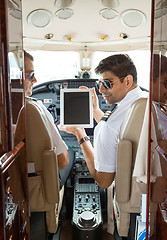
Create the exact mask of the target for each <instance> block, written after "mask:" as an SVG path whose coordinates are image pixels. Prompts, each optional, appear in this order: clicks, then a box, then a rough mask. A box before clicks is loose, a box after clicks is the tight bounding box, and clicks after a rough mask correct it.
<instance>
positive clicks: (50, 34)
mask: <svg viewBox="0 0 167 240" xmlns="http://www.w3.org/2000/svg"><path fill="white" fill-rule="evenodd" d="M53 37H54V35H53V33H48V34H46V35H45V38H46V39H52V38H53Z"/></svg>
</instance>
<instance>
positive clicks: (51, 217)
mask: <svg viewBox="0 0 167 240" xmlns="http://www.w3.org/2000/svg"><path fill="white" fill-rule="evenodd" d="M25 109H26V111H25V112H26V148H27V162H28V166H29V167H28V169H29V170H30V171H31V172H32V170H33V169H34V173H31V174H29V175H30V177H29V178H28V181H29V198H30V209H31V211H32V212H41V211H45V212H46V223H47V228H48V232H52V233H54V232H56V230H57V227H58V215H59V212H60V209H61V204H62V199H63V192H64V188H62V189H61V191H59V172H58V163H57V156H56V148H55V147H54V146H53V142H52V134H51V130H50V123H49V120H48V118H47V116H46V115H45V113H44V111H43V109H42V107H40V105H39V104H38V103H37V102H36V101H34V100H26V107H25Z"/></svg>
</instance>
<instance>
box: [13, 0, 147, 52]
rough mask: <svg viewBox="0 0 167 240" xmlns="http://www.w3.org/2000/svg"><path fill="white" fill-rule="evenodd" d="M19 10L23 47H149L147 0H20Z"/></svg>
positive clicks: (103, 49)
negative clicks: (21, 22) (20, 9)
mask: <svg viewBox="0 0 167 240" xmlns="http://www.w3.org/2000/svg"><path fill="white" fill-rule="evenodd" d="M17 1H19V0H17ZM17 1H16V0H15V2H17ZM66 3H68V4H67V6H66V5H64V6H65V7H64V8H62V6H63V4H66ZM111 4H112V5H111ZM64 9H65V10H67V11H64ZM22 13H23V14H22V17H23V40H24V48H25V49H43V50H76V51H80V50H83V48H84V46H87V47H88V49H89V50H92V51H95V50H99V51H122V50H132V49H139V48H140V49H149V47H150V43H149V41H150V29H151V0H147V1H146V0H140V1H138V0H84V1H83V0H73V1H72V0H63V1H62V0H49V1H48V0H35V1H34V0H22ZM102 14H103V15H104V16H105V17H107V18H111V19H106V18H104V17H103V16H102ZM70 15H71V17H69V18H68V19H61V18H66V17H68V16H70ZM58 16H59V17H58ZM48 38H50V39H48Z"/></svg>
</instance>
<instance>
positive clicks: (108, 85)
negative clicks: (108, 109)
mask: <svg viewBox="0 0 167 240" xmlns="http://www.w3.org/2000/svg"><path fill="white" fill-rule="evenodd" d="M101 84H103V87H105V88H106V89H107V90H110V89H111V88H112V87H113V85H114V83H111V82H110V81H108V80H103V81H100V80H98V81H96V83H95V86H96V87H97V89H98V90H99V89H100V88H101Z"/></svg>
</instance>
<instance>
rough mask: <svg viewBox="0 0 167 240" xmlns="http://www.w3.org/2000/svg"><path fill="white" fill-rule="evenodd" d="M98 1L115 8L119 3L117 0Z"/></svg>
mask: <svg viewBox="0 0 167 240" xmlns="http://www.w3.org/2000/svg"><path fill="white" fill-rule="evenodd" d="M99 1H100V3H101V4H102V5H103V6H104V7H107V8H116V7H118V5H119V2H118V0H99Z"/></svg>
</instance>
